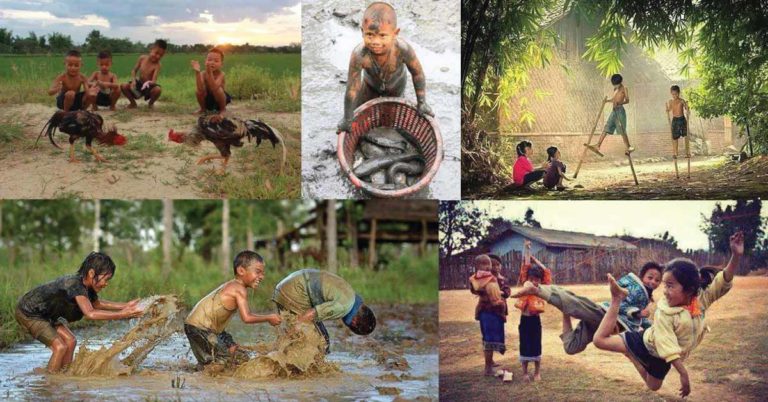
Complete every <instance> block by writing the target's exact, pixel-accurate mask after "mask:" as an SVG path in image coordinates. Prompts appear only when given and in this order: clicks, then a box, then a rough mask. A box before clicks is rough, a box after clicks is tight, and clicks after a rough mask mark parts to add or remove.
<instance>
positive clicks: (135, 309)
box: [122, 305, 144, 318]
mask: <svg viewBox="0 0 768 402" xmlns="http://www.w3.org/2000/svg"><path fill="white" fill-rule="evenodd" d="M122 313H123V315H124V316H125V318H136V317H141V316H143V315H144V310H142V309H140V308H139V306H137V305H132V306H125V308H123V310H122Z"/></svg>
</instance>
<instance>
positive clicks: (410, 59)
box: [400, 42, 435, 117]
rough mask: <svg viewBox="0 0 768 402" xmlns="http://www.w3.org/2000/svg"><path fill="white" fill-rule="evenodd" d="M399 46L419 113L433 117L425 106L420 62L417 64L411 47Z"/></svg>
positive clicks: (417, 61) (422, 71)
mask: <svg viewBox="0 0 768 402" xmlns="http://www.w3.org/2000/svg"><path fill="white" fill-rule="evenodd" d="M401 44H402V46H401V50H400V51H401V52H402V55H403V61H404V62H405V66H406V67H408V71H410V73H411V77H412V78H413V90H414V92H416V102H417V103H418V110H419V113H421V114H422V115H424V114H426V115H430V116H433V117H434V115H435V113H434V112H432V108H430V107H429V105H428V104H427V77H426V76H425V75H424V68H422V67H421V62H419V58H418V57H417V56H416V52H415V51H414V50H413V47H411V45H409V44H407V43H405V42H401Z"/></svg>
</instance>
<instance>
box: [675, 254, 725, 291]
mask: <svg viewBox="0 0 768 402" xmlns="http://www.w3.org/2000/svg"><path fill="white" fill-rule="evenodd" d="M712 270H713V268H712V267H705V268H703V269H701V270H699V268H698V267H696V264H695V263H694V262H693V261H691V260H689V259H687V258H675V259H674V260H672V261H670V262H668V263H667V264H666V265H665V267H664V272H670V273H672V275H673V276H674V277H675V279H676V280H677V281H678V282H679V283H680V285H682V287H683V292H685V293H687V294H690V295H696V294H697V293H698V292H699V289H706V288H707V286H709V284H710V283H712V280H713V279H714V275H713V274H712V272H713V271H712Z"/></svg>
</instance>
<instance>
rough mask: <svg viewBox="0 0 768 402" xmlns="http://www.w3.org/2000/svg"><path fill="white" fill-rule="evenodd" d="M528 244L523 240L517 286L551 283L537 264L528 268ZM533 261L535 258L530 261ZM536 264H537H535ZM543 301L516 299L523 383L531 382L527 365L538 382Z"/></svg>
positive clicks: (543, 267) (550, 279)
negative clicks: (531, 367)
mask: <svg viewBox="0 0 768 402" xmlns="http://www.w3.org/2000/svg"><path fill="white" fill-rule="evenodd" d="M532 258H533V256H532V255H531V242H530V241H528V240H525V244H524V251H523V264H522V267H521V268H520V277H519V280H518V283H528V284H531V285H533V286H537V287H538V286H539V285H540V284H545V285H549V284H551V283H552V272H551V271H550V270H549V269H548V268H547V267H545V266H543V265H541V264H537V265H531V259H532ZM534 260H535V258H534ZM535 261H537V262H538V260H535ZM544 305H545V302H544V300H542V299H540V298H539V297H536V296H527V297H523V298H520V299H519V300H518V301H517V303H515V307H517V308H519V309H520V311H521V314H520V324H519V325H518V327H517V330H518V332H519V334H520V335H519V337H520V363H521V364H522V365H523V379H524V380H525V381H531V376H530V374H528V363H529V362H533V363H534V369H535V371H534V373H533V380H534V381H539V380H541V317H540V316H539V315H540V314H541V313H543V312H544Z"/></svg>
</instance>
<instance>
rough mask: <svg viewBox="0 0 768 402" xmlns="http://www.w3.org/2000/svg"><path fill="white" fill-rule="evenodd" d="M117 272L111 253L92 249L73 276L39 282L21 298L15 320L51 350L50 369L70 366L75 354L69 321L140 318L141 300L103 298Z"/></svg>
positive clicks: (53, 371) (49, 370) (58, 369)
mask: <svg viewBox="0 0 768 402" xmlns="http://www.w3.org/2000/svg"><path fill="white" fill-rule="evenodd" d="M114 274H115V263H114V262H112V259H111V258H109V256H108V255H106V254H103V253H97V252H92V253H90V254H88V256H87V257H85V260H83V263H82V264H81V265H80V269H79V270H78V271H77V273H75V274H74V275H65V276H62V277H60V278H57V279H55V280H53V281H51V282H48V283H46V284H43V285H40V286H38V287H36V288H34V289H32V290H30V291H29V292H27V293H26V294H25V295H24V296H22V297H21V299H19V302H18V304H17V305H16V321H17V322H18V323H19V325H20V326H21V327H22V328H23V329H24V330H25V331H26V332H27V333H29V334H30V335H32V336H33V337H34V338H35V339H37V340H38V341H40V342H41V343H42V344H44V345H45V346H47V347H48V348H50V349H51V351H52V354H51V358H50V360H48V372H49V373H56V372H58V371H60V370H61V369H63V368H65V367H67V366H68V365H69V364H70V363H71V362H72V358H73V357H74V353H75V346H77V339H76V338H75V335H74V334H73V333H72V331H70V329H69V323H70V322H75V321H79V320H81V319H82V318H83V317H84V316H85V317H86V318H88V319H89V320H120V319H124V318H133V317H139V316H141V315H142V314H143V311H141V309H140V308H139V307H138V306H137V305H138V302H139V300H138V299H136V300H131V301H130V302H128V303H118V302H111V301H106V300H102V299H100V298H99V296H98V293H99V292H101V291H102V290H104V288H106V287H107V285H108V284H109V281H110V280H111V279H112V277H113V275H114Z"/></svg>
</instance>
